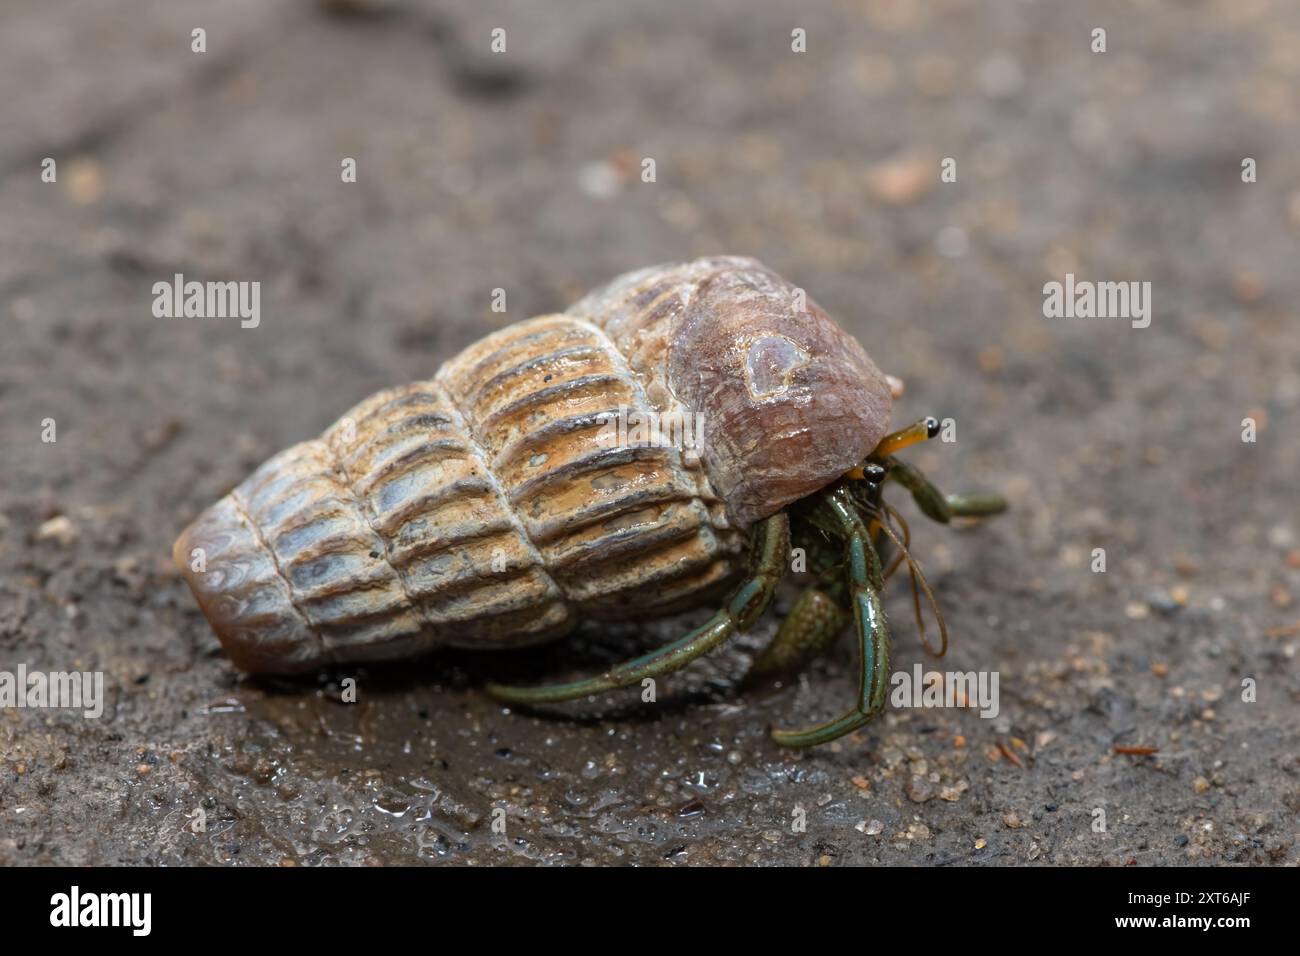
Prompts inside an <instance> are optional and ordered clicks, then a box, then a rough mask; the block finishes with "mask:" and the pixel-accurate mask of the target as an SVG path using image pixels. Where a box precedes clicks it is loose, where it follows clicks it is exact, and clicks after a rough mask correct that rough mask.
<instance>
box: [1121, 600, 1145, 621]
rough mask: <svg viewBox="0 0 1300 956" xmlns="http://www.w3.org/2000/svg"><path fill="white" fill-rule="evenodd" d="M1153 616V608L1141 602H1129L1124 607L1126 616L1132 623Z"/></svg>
mask: <svg viewBox="0 0 1300 956" xmlns="http://www.w3.org/2000/svg"><path fill="white" fill-rule="evenodd" d="M1150 614H1151V608H1149V607H1147V605H1145V604H1143V603H1142V602H1141V601H1129V602H1128V604H1126V605H1124V616H1125V617H1127V618H1128V619H1129V620H1130V621H1141V620H1145V619H1146V618H1147V617H1148V616H1150Z"/></svg>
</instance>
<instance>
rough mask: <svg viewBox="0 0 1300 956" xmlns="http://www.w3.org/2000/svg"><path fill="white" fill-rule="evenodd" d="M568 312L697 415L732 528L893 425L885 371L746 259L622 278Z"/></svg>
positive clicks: (797, 494)
mask: <svg viewBox="0 0 1300 956" xmlns="http://www.w3.org/2000/svg"><path fill="white" fill-rule="evenodd" d="M569 312H570V314H574V315H581V316H584V317H585V318H588V319H590V320H591V321H592V322H595V323H596V324H598V325H600V326H601V327H602V328H604V329H605V331H606V332H608V333H609V335H610V337H611V338H612V339H613V340H614V342H615V344H616V345H617V346H618V347H619V349H620V350H621V351H622V352H623V353H624V354H626V355H627V356H628V362H629V364H630V365H631V367H632V369H633V370H634V371H636V372H637V373H638V374H639V375H640V376H641V377H643V378H644V379H645V380H646V381H647V393H648V394H649V396H650V398H651V400H652V401H653V402H654V403H655V404H656V405H662V406H669V405H671V404H673V403H679V404H681V405H683V406H685V407H686V408H687V409H689V410H690V411H691V412H693V413H695V414H698V415H701V416H703V418H704V421H705V425H704V429H703V434H704V448H703V456H704V460H705V464H706V467H707V470H708V476H709V479H710V481H711V483H712V485H713V487H714V489H715V490H716V491H717V492H718V494H719V495H720V496H721V497H722V499H723V500H724V501H725V502H726V504H727V509H728V512H729V513H730V515H731V516H732V518H733V520H735V521H736V523H738V524H740V525H741V526H748V525H750V524H752V523H753V522H754V521H756V520H758V519H760V518H764V517H767V516H768V515H770V514H773V513H774V512H776V511H778V510H780V509H781V508H783V507H784V506H785V505H787V504H789V503H790V502H792V501H797V500H798V499H800V498H803V497H805V496H806V495H808V494H811V493H812V492H814V491H816V490H818V489H819V488H823V487H825V486H826V485H827V484H829V483H830V482H832V481H834V480H835V479H836V478H838V477H839V476H840V475H842V474H843V473H844V472H845V471H847V470H848V469H849V468H851V467H853V466H854V465H856V464H857V463H858V462H860V461H861V460H862V458H863V457H865V456H866V455H867V454H868V453H869V452H870V451H871V450H872V449H873V448H875V446H876V444H877V443H878V442H879V441H880V439H881V438H883V437H884V436H885V434H886V432H887V431H888V430H889V412H890V406H891V403H892V398H891V394H890V386H889V383H888V380H887V379H886V377H885V375H884V373H882V372H881V371H880V369H879V368H877V367H876V365H875V363H874V362H872V361H871V358H870V357H869V356H868V355H867V353H866V352H865V351H864V350H863V348H862V346H861V345H860V344H859V343H858V341H857V340H856V339H854V338H853V337H852V336H851V335H849V334H847V333H846V332H844V331H843V330H842V329H841V328H840V327H839V326H838V325H836V324H835V322H834V321H833V320H832V319H831V318H830V317H829V316H828V315H827V314H826V313H825V312H824V311H822V309H821V308H820V307H819V306H818V305H817V304H816V303H815V302H813V301H812V300H811V299H810V298H807V297H806V296H801V295H799V290H798V289H797V288H796V287H795V286H793V285H791V284H790V283H788V282H786V281H785V280H784V279H782V278H780V277H779V276H777V275H776V274H775V273H773V272H771V271H770V270H769V269H767V268H766V267H765V266H763V265H762V264H761V263H759V262H757V261H756V260H754V259H747V258H743V257H738V256H720V257H715V258H708V259H697V260H695V261H693V262H688V263H682V264H680V265H671V266H659V267H656V268H652V269H644V270H641V271H639V272H634V273H629V274H628V275H625V276H621V277H619V278H618V279H615V280H614V281H613V282H611V283H610V284H609V285H607V286H605V287H604V288H603V289H599V290H597V291H595V292H593V293H591V294H590V295H588V296H587V297H586V298H585V299H583V300H582V301H580V302H578V303H577V304H576V305H574V306H573V307H572V308H571V309H570V310H569Z"/></svg>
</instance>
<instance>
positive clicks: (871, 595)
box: [772, 491, 889, 747]
mask: <svg viewBox="0 0 1300 956" xmlns="http://www.w3.org/2000/svg"><path fill="white" fill-rule="evenodd" d="M825 501H826V503H827V505H828V506H829V507H830V509H831V510H832V511H833V512H834V514H835V516H836V517H837V518H838V519H839V521H840V523H841V525H843V527H844V531H845V534H846V536H847V539H848V540H847V544H846V553H847V554H846V556H847V561H848V568H847V573H848V578H849V580H848V584H849V594H850V596H851V600H852V603H853V623H854V626H855V628H856V631H857V635H858V656H859V664H860V666H861V670H860V672H859V674H858V702H857V705H856V706H855V707H854V708H853V709H852V710H850V711H848V712H847V713H845V714H844V715H843V716H841V717H837V718H836V719H835V720H831V721H828V722H827V723H824V724H818V725H817V726H815V727H806V728H804V729H802V730H773V731H772V739H773V740H775V741H776V742H777V743H779V744H783V745H784V746H787V747H812V746H814V745H816V744H824V743H826V742H828V741H831V740H834V739H836V738H837V737H843V736H844V735H845V734H847V733H851V732H853V731H854V730H857V729H858V728H859V727H861V726H862V725H863V724H865V723H866V722H867V721H869V720H871V718H873V717H875V716H876V714H878V713H880V711H881V710H883V709H884V706H885V700H886V698H887V697H888V692H889V625H888V623H887V622H886V621H885V609H884V607H883V606H882V605H881V603H880V591H881V589H882V588H883V587H884V580H883V577H882V572H881V568H880V558H879V557H877V556H876V552H875V549H874V548H872V546H871V538H870V536H869V534H868V532H867V527H866V525H864V524H863V523H862V519H861V518H860V517H858V514H857V512H856V511H855V510H854V508H853V506H852V505H851V504H850V503H849V502H848V501H847V500H846V498H845V496H844V495H843V493H842V492H839V491H832V492H830V493H828V494H827V495H826V498H825Z"/></svg>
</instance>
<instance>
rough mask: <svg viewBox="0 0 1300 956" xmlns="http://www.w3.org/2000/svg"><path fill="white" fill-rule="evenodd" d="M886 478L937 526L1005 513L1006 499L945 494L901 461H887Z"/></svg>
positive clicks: (994, 495) (978, 495)
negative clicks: (900, 488)
mask: <svg viewBox="0 0 1300 956" xmlns="http://www.w3.org/2000/svg"><path fill="white" fill-rule="evenodd" d="M888 477H889V479H891V480H893V481H896V482H898V483H899V484H900V485H902V486H903V487H904V488H906V489H907V490H908V491H910V492H911V493H912V499H913V500H914V501H915V502H916V506H917V507H918V508H920V509H921V512H922V513H923V514H925V515H926V516H927V517H929V518H933V519H934V520H935V521H937V522H939V523H940V524H947V523H948V522H949V521H951V520H952V519H953V518H985V517H988V516H989V515H995V514H1001V513H1002V512H1003V511H1006V510H1007V502H1006V499H1005V498H1003V497H1002V496H1001V495H999V494H994V493H992V492H987V493H978V494H968V495H945V494H944V493H943V492H942V491H940V490H939V489H938V488H936V487H935V486H934V485H933V484H931V483H930V479H929V478H927V477H925V475H924V474H922V473H921V471H920V469H918V468H914V467H912V466H911V465H909V464H908V463H907V462H905V461H903V460H902V459H900V458H890V459H889V474H888Z"/></svg>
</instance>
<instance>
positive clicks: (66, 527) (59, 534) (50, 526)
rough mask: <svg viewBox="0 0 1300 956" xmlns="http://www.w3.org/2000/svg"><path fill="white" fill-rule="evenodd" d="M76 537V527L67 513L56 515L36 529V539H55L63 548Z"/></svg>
mask: <svg viewBox="0 0 1300 956" xmlns="http://www.w3.org/2000/svg"><path fill="white" fill-rule="evenodd" d="M76 539H77V529H76V528H75V527H74V526H73V524H72V522H71V521H70V520H69V519H68V516H67V515H56V516H55V517H53V518H51V519H50V520H49V521H46V522H45V523H44V524H42V525H41V526H40V528H38V529H37V531H36V540H37V541H55V542H57V543H58V544H59V545H61V546H63V547H65V548H66V547H67V546H68V545H70V544H72V542H73V541H75V540H76Z"/></svg>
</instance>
